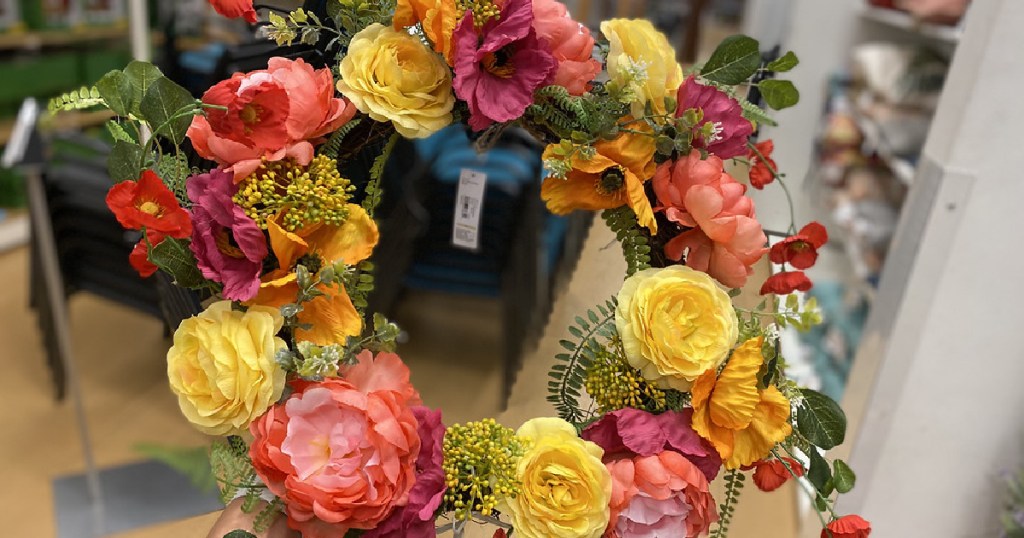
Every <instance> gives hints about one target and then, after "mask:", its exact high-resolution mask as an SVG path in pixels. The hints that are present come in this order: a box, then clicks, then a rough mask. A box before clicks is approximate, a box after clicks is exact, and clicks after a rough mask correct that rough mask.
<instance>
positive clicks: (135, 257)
mask: <svg viewBox="0 0 1024 538" xmlns="http://www.w3.org/2000/svg"><path fill="white" fill-rule="evenodd" d="M146 237H147V238H148V239H149V244H150V245H153V246H154V247H155V246H157V245H158V244H160V242H161V241H163V240H164V238H165V237H167V236H166V235H164V234H162V233H160V232H158V231H155V230H146ZM128 263H130V264H131V265H132V267H133V268H134V269H135V270H136V271H138V273H139V276H141V277H142V278H149V277H151V276H153V273H155V272H156V270H157V269H159V267H157V266H156V265H153V262H151V261H149V250H148V249H147V248H146V240H145V239H139V242H138V243H136V244H135V248H133V249H132V253H131V254H129V255H128Z"/></svg>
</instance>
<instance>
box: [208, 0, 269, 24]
mask: <svg viewBox="0 0 1024 538" xmlns="http://www.w3.org/2000/svg"><path fill="white" fill-rule="evenodd" d="M209 2H210V5H211V6H213V9H214V10H216V11H217V13H220V14H221V16H223V17H227V18H229V19H237V18H239V17H245V20H246V21H248V22H250V23H252V24H255V23H256V21H257V20H258V19H257V17H256V10H255V9H253V7H252V0H209Z"/></svg>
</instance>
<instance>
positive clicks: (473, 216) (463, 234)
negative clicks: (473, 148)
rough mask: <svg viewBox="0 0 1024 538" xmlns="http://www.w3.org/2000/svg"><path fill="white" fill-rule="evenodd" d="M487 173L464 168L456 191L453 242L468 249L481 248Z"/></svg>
mask: <svg viewBox="0 0 1024 538" xmlns="http://www.w3.org/2000/svg"><path fill="white" fill-rule="evenodd" d="M486 185H487V174H484V173H482V172H477V171H476V170H470V169H468V168H463V169H462V173H461V174H460V175H459V188H458V189H457V190H456V191H455V224H454V226H453V227H452V244H453V245H455V246H457V247H461V248H465V249H467V250H477V249H478V248H480V217H481V216H482V214H483V206H484V187H485V186H486Z"/></svg>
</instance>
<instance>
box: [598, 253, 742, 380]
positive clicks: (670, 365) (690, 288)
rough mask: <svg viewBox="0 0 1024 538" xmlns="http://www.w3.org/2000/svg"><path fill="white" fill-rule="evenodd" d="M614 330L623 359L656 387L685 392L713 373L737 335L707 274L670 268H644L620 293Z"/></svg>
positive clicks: (723, 296)
mask: <svg viewBox="0 0 1024 538" xmlns="http://www.w3.org/2000/svg"><path fill="white" fill-rule="evenodd" d="M618 301H619V304H618V306H617V307H616V310H615V328H616V329H618V332H619V337H620V338H621V339H622V347H623V349H624V350H625V352H626V359H627V360H628V361H629V364H630V365H631V366H633V367H634V368H637V369H639V370H640V371H641V373H642V374H643V376H644V379H646V380H648V381H650V382H652V383H655V384H656V385H657V386H658V387H661V388H666V389H676V390H681V391H686V390H689V389H690V385H691V384H692V383H693V381H694V380H695V379H697V377H698V376H700V375H701V374H704V373H705V372H708V371H710V372H712V373H713V372H714V371H715V369H716V368H717V367H718V365H720V364H721V363H722V361H723V360H725V358H726V357H727V356H728V355H729V351H730V350H731V349H732V346H733V344H734V343H735V342H736V339H737V338H738V336H739V327H738V325H737V321H736V313H735V312H734V311H733V308H732V301H731V300H730V299H729V295H728V294H727V293H726V292H725V291H724V290H723V289H722V288H721V287H719V285H718V283H717V282H715V281H714V280H712V279H711V277H709V276H708V275H706V274H704V273H701V272H698V271H695V270H693V269H690V268H689V267H685V266H680V265H672V266H669V267H665V268H660V269H658V268H652V269H645V270H643V271H640V272H637V273H636V274H634V275H633V276H631V277H629V278H627V279H626V281H625V282H624V283H623V284H622V289H621V290H619V296H618Z"/></svg>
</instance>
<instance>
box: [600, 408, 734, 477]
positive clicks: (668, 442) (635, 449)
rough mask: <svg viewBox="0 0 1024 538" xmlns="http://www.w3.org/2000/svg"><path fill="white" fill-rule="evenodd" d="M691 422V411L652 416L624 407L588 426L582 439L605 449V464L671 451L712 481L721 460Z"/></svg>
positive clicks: (669, 412) (720, 466)
mask: <svg viewBox="0 0 1024 538" xmlns="http://www.w3.org/2000/svg"><path fill="white" fill-rule="evenodd" d="M692 419H693V409H686V410H685V411H668V412H665V413H662V414H660V415H653V414H651V413H648V412H647V411H642V410H639V409H632V408H625V409H619V410H618V411H612V412H611V413H606V414H605V415H604V416H603V417H601V418H600V420H598V421H597V422H594V423H593V424H591V425H590V426H587V428H586V429H585V430H583V435H582V437H583V438H584V439H586V440H587V441H592V442H594V443H597V445H598V446H600V447H601V448H603V449H604V453H605V457H606V463H607V460H608V459H614V458H618V457H622V456H626V457H633V456H653V455H655V454H660V453H661V452H664V451H666V450H671V451H675V452H678V453H680V454H682V455H683V456H685V457H686V458H687V459H688V460H690V461H691V462H693V464H694V465H696V466H697V468H698V469H700V470H701V472H702V473H704V476H705V477H706V478H707V479H708V481H711V480H714V479H715V477H716V476H718V470H719V469H721V468H722V458H721V456H719V455H718V451H717V450H715V448H714V447H713V446H712V445H711V443H709V442H707V441H706V440H704V439H702V438H701V437H700V436H699V435H697V432H695V431H693V428H692V427H691V426H690V421H691V420H692Z"/></svg>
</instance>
